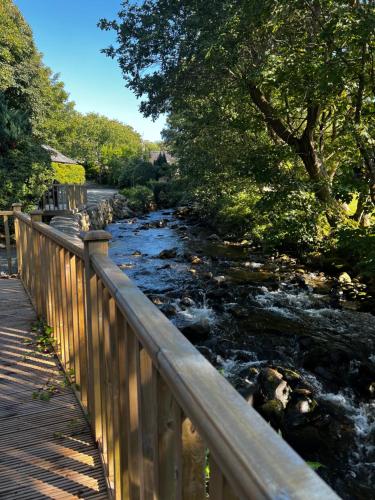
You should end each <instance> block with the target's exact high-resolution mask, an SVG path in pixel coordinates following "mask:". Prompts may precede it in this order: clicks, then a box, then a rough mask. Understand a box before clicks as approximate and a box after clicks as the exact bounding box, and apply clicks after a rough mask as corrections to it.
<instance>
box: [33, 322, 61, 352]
mask: <svg viewBox="0 0 375 500" xmlns="http://www.w3.org/2000/svg"><path fill="white" fill-rule="evenodd" d="M32 331H33V332H35V333H36V334H37V336H36V349H37V350H38V351H40V352H44V353H47V352H51V351H52V350H53V346H54V344H55V339H54V338H53V328H52V327H51V326H48V325H47V324H46V323H44V321H37V322H36V323H34V324H33V326H32Z"/></svg>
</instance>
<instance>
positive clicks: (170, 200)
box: [150, 179, 192, 208]
mask: <svg viewBox="0 0 375 500" xmlns="http://www.w3.org/2000/svg"><path fill="white" fill-rule="evenodd" d="M150 186H151V187H152V189H153V191H154V198H155V202H156V204H157V206H158V207H162V208H173V207H176V206H177V205H185V204H188V203H189V202H190V201H191V200H192V196H191V195H190V193H189V192H187V191H186V182H185V181H184V180H183V179H171V180H170V181H155V182H151V183H150Z"/></svg>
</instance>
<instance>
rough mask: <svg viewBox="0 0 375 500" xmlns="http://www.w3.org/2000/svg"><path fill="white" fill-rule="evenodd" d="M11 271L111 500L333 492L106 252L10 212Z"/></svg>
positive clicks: (99, 236)
mask: <svg viewBox="0 0 375 500" xmlns="http://www.w3.org/2000/svg"><path fill="white" fill-rule="evenodd" d="M15 219H16V237H17V251H18V254H17V255H18V263H19V271H20V275H21V277H22V280H23V283H24V285H25V287H26V288H27V290H28V291H29V293H30V295H31V297H32V299H33V301H34V304H35V307H36V309H37V312H38V314H39V316H40V317H42V318H44V319H45V321H46V322H47V323H48V324H49V325H50V326H52V327H53V332H54V333H53V335H54V341H55V344H54V347H55V351H56V353H57V355H58V356H59V359H60V361H61V364H62V366H63V367H64V369H65V371H66V374H67V375H68V376H69V377H70V378H71V381H72V383H73V385H74V387H75V389H76V393H77V396H78V397H79V399H80V401H81V404H82V406H83V408H84V409H85V410H86V413H87V415H88V418H89V421H90V424H91V428H92V431H93V433H94V436H95V439H96V441H97V443H98V445H99V447H100V451H101V455H102V460H103V464H104V467H105V472H106V475H107V478H108V484H109V487H110V491H111V492H112V494H113V496H114V498H116V499H131V500H134V499H154V500H155V499H159V500H174V499H184V500H204V499H207V498H210V499H214V500H231V499H257V500H258V499H263V498H267V499H306V500H313V499H316V500H318V499H319V500H322V499H324V500H327V499H334V498H337V496H336V495H335V493H334V492H333V491H332V490H331V489H330V488H329V487H328V486H327V485H326V484H325V483H324V482H323V481H322V480H321V479H320V478H319V477H318V476H317V475H316V473H315V472H314V471H313V470H312V469H311V468H309V467H308V466H307V465H306V463H305V462H304V461H303V460H302V459H301V458H300V457H299V456H298V455H297V454H296V453H295V452H294V451H293V450H292V449H291V448H290V447H289V446H288V445H287V444H286V443H285V442H284V441H283V440H282V438H281V437H280V436H279V435H278V434H277V433H276V432H275V431H274V430H273V429H272V428H271V427H270V426H269V425H268V424H267V423H266V422H265V421H264V420H263V419H262V418H261V417H260V416H259V415H258V414H257V413H256V412H255V410H254V409H253V408H252V407H251V406H250V405H249V404H248V403H247V402H246V401H245V400H244V399H243V398H242V397H241V396H240V395H239V394H238V393H237V392H236V391H235V389H234V388H232V386H231V385H230V384H229V383H228V382H227V381H226V380H225V379H224V378H223V377H222V376H221V375H220V374H219V373H218V372H217V371H216V369H215V368H214V367H213V366H212V365H211V364H210V363H209V362H208V361H207V360H206V359H205V358H204V357H203V356H202V355H201V354H200V353H199V352H198V350H196V349H195V347H194V346H193V345H192V344H191V343H190V342H189V341H188V340H187V339H186V338H185V337H184V336H183V335H182V334H181V333H180V331H179V330H178V329H177V328H176V327H175V326H174V325H173V324H172V323H171V322H170V321H169V320H168V319H167V318H166V317H165V316H164V315H163V314H162V313H161V312H160V311H159V310H158V309H157V307H156V306H154V305H153V304H152V303H151V302H150V301H149V300H148V299H147V297H146V296H145V295H144V294H143V293H142V292H141V291H140V290H139V289H138V288H137V287H136V286H135V284H134V283H133V282H132V281H131V280H130V279H129V278H128V277H127V276H126V275H125V274H124V273H123V272H122V271H121V270H120V269H119V268H118V267H117V266H116V264H115V263H114V262H113V261H112V260H111V259H110V258H109V257H108V241H109V239H110V235H109V233H106V232H105V231H91V232H88V233H85V234H84V235H83V237H82V243H77V241H76V240H73V239H72V238H70V237H69V236H67V235H65V234H63V233H61V232H59V231H57V230H55V229H53V228H51V227H49V226H47V225H46V224H43V223H42V222H40V220H41V213H40V212H34V213H33V214H31V216H28V215H25V214H23V213H21V212H15Z"/></svg>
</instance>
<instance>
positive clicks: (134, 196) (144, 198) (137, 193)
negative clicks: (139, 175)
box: [121, 186, 154, 212]
mask: <svg viewBox="0 0 375 500" xmlns="http://www.w3.org/2000/svg"><path fill="white" fill-rule="evenodd" d="M121 194H122V195H124V196H125V197H126V198H127V200H128V205H129V207H130V208H131V209H132V210H136V211H137V212H146V211H147V210H149V209H150V208H151V206H152V203H153V202H154V193H153V191H152V190H151V189H150V188H149V187H146V186H134V187H132V188H126V189H123V190H122V191H121Z"/></svg>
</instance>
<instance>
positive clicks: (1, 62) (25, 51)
mask: <svg viewBox="0 0 375 500" xmlns="http://www.w3.org/2000/svg"><path fill="white" fill-rule="evenodd" d="M42 71H43V66H42V63H41V57H40V54H39V53H38V52H37V50H36V48H35V45H34V42H33V37H32V33H31V30H30V28H29V26H28V25H27V24H26V23H25V21H24V19H23V18H22V16H21V14H20V12H19V10H18V9H17V8H16V7H15V6H14V5H13V3H12V2H11V1H10V0H4V1H3V2H2V3H1V5H0V207H2V208H9V207H10V205H11V204H12V203H13V202H16V201H21V202H23V203H24V205H26V208H27V207H28V206H31V205H32V204H33V202H34V201H36V200H37V199H38V198H39V197H40V195H41V194H42V192H43V191H44V189H45V186H46V185H47V183H48V182H50V180H51V173H52V170H51V166H50V159H49V157H48V155H47V154H46V152H45V151H44V150H43V149H42V148H41V146H40V143H39V142H38V140H37V138H36V136H35V135H34V126H35V124H36V123H37V122H38V121H39V120H40V119H41V109H42V107H41V102H42V91H41V88H40V77H41V72H42Z"/></svg>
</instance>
